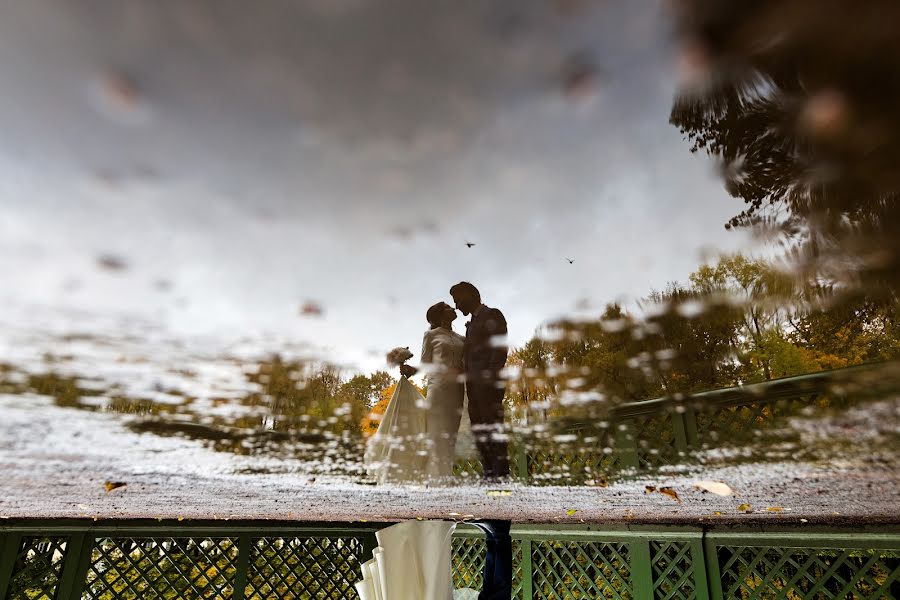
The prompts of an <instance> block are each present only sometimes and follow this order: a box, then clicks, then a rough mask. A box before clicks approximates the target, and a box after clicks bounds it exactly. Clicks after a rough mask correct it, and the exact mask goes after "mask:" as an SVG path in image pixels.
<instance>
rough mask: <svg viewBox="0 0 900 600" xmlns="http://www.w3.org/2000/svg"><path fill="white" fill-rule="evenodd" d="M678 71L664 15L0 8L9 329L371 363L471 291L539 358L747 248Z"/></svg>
mask: <svg viewBox="0 0 900 600" xmlns="http://www.w3.org/2000/svg"><path fill="white" fill-rule="evenodd" d="M677 65H678V54H677V48H676V45H675V44H674V40H673V35H672V32H671V23H670V21H669V19H668V17H667V16H666V14H665V12H664V7H663V5H662V4H657V3H655V2H651V1H648V2H631V1H627V0H607V1H602V2H601V1H598V2H589V1H587V0H585V1H583V2H579V1H577V0H570V1H563V0H559V1H558V2H550V1H549V0H540V1H538V0H502V1H494V2H484V1H482V0H455V1H452V2H450V1H443V0H441V1H438V0H435V1H433V2H422V1H421V0H391V1H387V0H379V1H376V0H271V1H268V2H256V3H253V4H252V8H251V7H250V4H248V3H247V2H244V1H239V0H205V1H194V2H182V1H178V0H165V1H157V2H146V1H142V0H90V1H88V0H84V1H79V2H71V1H69V0H29V1H28V2H16V3H4V4H3V6H2V7H0V89H2V90H3V94H2V95H0V131H2V136H0V281H2V284H0V309H2V313H3V318H4V319H5V320H6V321H12V320H16V321H21V320H23V319H24V320H25V321H26V322H28V320H29V319H31V320H32V325H33V326H34V327H36V328H40V327H41V326H42V323H43V321H42V320H41V319H42V318H43V317H37V316H36V315H46V314H55V315H57V321H56V322H60V320H61V322H63V323H64V326H65V328H68V329H70V330H72V331H81V332H91V331H93V330H97V331H96V332H97V333H103V331H100V330H101V329H102V328H103V327H107V328H108V327H109V325H108V323H109V322H110V320H109V317H110V315H113V316H115V317H116V319H115V320H114V322H115V323H116V325H115V327H117V328H120V329H122V328H124V329H125V330H127V329H128V327H129V326H130V325H129V323H132V324H135V325H134V326H135V327H136V328H137V325H136V324H138V323H141V324H144V325H146V324H147V323H151V324H153V326H154V327H157V328H158V329H159V331H162V332H165V334H166V335H171V336H173V337H185V338H191V337H194V336H204V337H205V338H213V339H219V340H222V341H223V343H225V342H227V341H228V340H235V339H239V338H245V337H249V338H256V339H263V338H264V337H265V339H273V337H272V336H274V337H277V338H280V339H282V340H284V341H292V342H297V343H300V342H309V343H310V344H312V347H314V348H316V349H318V350H317V352H320V353H321V354H322V355H324V356H327V357H330V358H332V359H335V360H338V361H341V362H344V363H346V364H348V365H356V366H357V367H359V368H363V369H372V368H377V367H379V366H380V365H381V363H382V360H381V357H382V356H383V353H384V351H385V350H386V349H389V348H391V347H393V346H396V345H410V346H411V347H413V348H417V347H418V345H419V343H420V340H421V334H422V331H423V330H424V327H425V322H424V313H425V310H426V309H427V307H428V306H430V305H431V304H432V303H434V302H436V301H439V300H449V296H448V293H447V290H448V288H449V287H450V285H452V284H453V283H455V282H457V281H459V280H462V279H465V280H469V281H472V282H474V283H475V284H476V285H477V286H478V287H479V288H481V290H482V293H483V296H484V298H485V300H486V301H487V303H488V304H491V305H494V306H497V307H499V308H501V309H502V310H503V311H504V312H505V313H506V315H507V318H508V321H509V323H510V333H511V338H512V339H513V341H514V342H516V343H520V342H522V341H524V340H526V339H527V338H528V337H530V336H531V334H532V333H533V332H534V330H535V328H536V327H537V326H538V325H539V324H540V323H541V322H543V321H546V320H548V319H551V318H553V317H555V316H559V315H562V314H566V313H569V312H571V311H573V310H575V307H576V306H578V305H581V306H584V303H585V301H586V302H588V303H589V305H591V306H593V310H595V311H596V310H599V307H600V306H602V304H603V303H604V302H607V301H610V300H614V299H618V298H629V297H634V296H640V295H643V294H645V293H647V292H648V291H649V290H650V289H652V288H661V287H663V286H665V284H666V282H667V281H670V280H673V279H681V280H684V279H685V278H686V276H687V274H688V273H690V271H692V270H693V269H694V268H695V267H696V266H697V264H698V263H699V262H700V261H701V260H702V259H703V257H704V256H706V255H710V254H713V253H715V252H720V251H728V250H733V249H736V248H739V247H742V246H745V245H746V244H747V240H746V239H745V238H744V237H742V236H741V235H740V234H737V233H729V232H726V231H725V230H724V228H723V227H722V224H723V223H724V222H725V221H726V220H727V218H728V217H730V216H732V215H733V214H734V213H736V212H738V211H739V210H740V203H739V202H738V201H736V200H734V199H731V198H729V197H728V196H727V195H726V194H725V192H724V191H723V189H722V186H721V183H720V182H719V181H718V180H717V178H716V175H715V170H714V165H712V164H711V163H710V162H709V161H708V160H707V159H705V158H704V157H699V156H694V155H691V154H690V152H689V151H688V146H687V144H686V142H684V141H683V140H682V138H681V135H680V134H679V132H678V131H677V130H676V129H675V128H674V127H672V126H671V125H669V124H668V123H667V121H668V113H669V107H670V105H671V100H672V97H673V94H674V93H675V89H676V86H677V83H678V80H679V72H678V69H677ZM466 242H473V243H475V246H473V247H471V248H469V247H467V246H466ZM567 258H571V259H574V263H572V264H570V263H569V262H568V260H567ZM304 303H314V304H315V305H317V306H320V307H321V309H322V314H320V315H303V314H301V310H300V308H301V306H302V305H303V304H304ZM142 326H143V325H142ZM456 328H457V330H458V331H462V330H463V327H462V321H459V322H458V323H457V327H456ZM272 344H274V345H275V346H277V343H275V342H272ZM271 349H273V350H277V349H278V348H277V347H272V348H271Z"/></svg>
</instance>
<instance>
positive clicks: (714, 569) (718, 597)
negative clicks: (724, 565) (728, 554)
mask: <svg viewBox="0 0 900 600" xmlns="http://www.w3.org/2000/svg"><path fill="white" fill-rule="evenodd" d="M703 555H704V561H703V563H704V564H705V566H706V581H707V582H708V583H709V597H710V600H724V599H723V597H722V574H721V573H720V572H719V556H718V554H717V553H716V542H715V540H711V539H709V538H708V537H705V534H704V538H703Z"/></svg>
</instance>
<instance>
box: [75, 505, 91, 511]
mask: <svg viewBox="0 0 900 600" xmlns="http://www.w3.org/2000/svg"><path fill="white" fill-rule="evenodd" d="M78 508H80V509H81V510H88V508H90V507H89V506H88V505H87V504H79V505H78Z"/></svg>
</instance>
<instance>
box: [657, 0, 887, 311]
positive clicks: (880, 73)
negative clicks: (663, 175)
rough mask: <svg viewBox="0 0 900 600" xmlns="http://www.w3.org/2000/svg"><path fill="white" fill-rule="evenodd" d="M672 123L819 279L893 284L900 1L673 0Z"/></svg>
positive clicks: (748, 215) (873, 286) (752, 215)
mask: <svg viewBox="0 0 900 600" xmlns="http://www.w3.org/2000/svg"><path fill="white" fill-rule="evenodd" d="M677 7H678V8H677V20H678V24H679V28H680V35H681V38H682V42H683V44H684V50H683V52H684V58H685V60H684V63H685V64H687V65H690V66H691V67H692V73H694V74H696V73H700V74H702V76H701V77H694V78H693V79H694V80H693V81H692V85H690V86H686V87H685V89H683V90H682V92H681V93H680V94H679V96H678V97H677V98H676V100H675V103H674V106H673V108H672V113H671V117H670V120H671V123H672V124H674V125H675V126H677V127H678V128H679V129H680V130H681V131H682V133H684V134H685V135H686V137H687V138H688V140H689V141H690V143H691V151H693V152H697V151H703V152H706V153H708V154H710V155H712V156H715V157H717V158H719V159H720V160H721V161H722V167H723V175H724V178H725V185H726V188H727V190H728V192H729V193H730V194H731V195H733V196H735V197H738V198H742V199H743V200H744V201H745V203H746V206H745V209H744V210H743V211H742V212H741V213H740V214H738V215H736V216H735V217H734V218H732V219H731V220H730V222H729V223H728V224H727V225H726V226H727V227H748V226H753V227H758V226H771V227H775V228H777V230H778V231H779V232H780V233H781V234H784V235H785V236H786V239H788V240H790V241H791V242H792V245H793V248H794V250H795V251H796V252H797V256H798V258H801V259H803V260H801V261H800V264H803V265H806V266H808V267H810V269H811V271H812V272H814V273H815V274H816V275H818V276H823V275H824V276H825V277H828V278H832V279H833V280H835V281H841V280H843V281H857V282H861V283H863V284H864V287H865V288H867V289H868V291H869V292H870V293H872V292H874V291H875V290H883V291H887V292H888V293H889V295H892V296H893V295H895V294H896V293H897V290H898V287H900V286H898V282H900V209H898V197H900V28H898V27H897V25H896V24H897V23H900V2H897V1H896V0H869V1H867V2H864V3H856V2H846V1H843V0H757V1H754V2H747V1H745V0H682V1H680V2H679V3H677Z"/></svg>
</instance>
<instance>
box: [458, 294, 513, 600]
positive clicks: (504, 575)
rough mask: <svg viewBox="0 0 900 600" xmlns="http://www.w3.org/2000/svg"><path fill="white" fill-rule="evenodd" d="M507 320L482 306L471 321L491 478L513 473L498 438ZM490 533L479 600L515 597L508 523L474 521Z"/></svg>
mask: <svg viewBox="0 0 900 600" xmlns="http://www.w3.org/2000/svg"><path fill="white" fill-rule="evenodd" d="M505 336H506V319H505V318H504V317H503V313H501V312H500V311H499V310H497V309H496V308H489V307H487V306H485V305H484V304H482V305H481V306H480V307H479V308H477V309H476V310H475V311H474V312H473V313H472V319H471V320H470V321H469V322H468V323H466V345H465V351H464V356H465V371H466V395H467V396H468V399H469V419H470V420H471V421H472V433H473V434H474V435H475V443H476V444H477V446H478V453H479V454H480V455H481V464H482V465H483V466H484V476H485V478H486V479H496V478H498V477H504V476H506V475H509V450H508V447H507V443H506V442H505V441H502V440H497V439H494V438H493V436H492V434H493V433H494V432H495V431H496V432H497V433H502V427H503V394H504V393H505V391H506V390H505V389H504V388H503V385H502V384H503V382H502V380H501V379H500V370H501V369H502V368H503V366H504V365H505V364H506V355H507V347H506V342H505V340H502V339H498V338H501V337H505ZM473 524H474V525H476V526H477V527H479V528H480V529H482V530H483V531H484V533H485V543H486V546H487V555H486V556H485V563H484V586H483V587H482V590H481V594H479V596H478V598H479V600H508V599H509V598H511V597H512V540H511V539H510V536H509V526H510V522H509V521H495V520H486V521H480V522H478V523H473Z"/></svg>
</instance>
